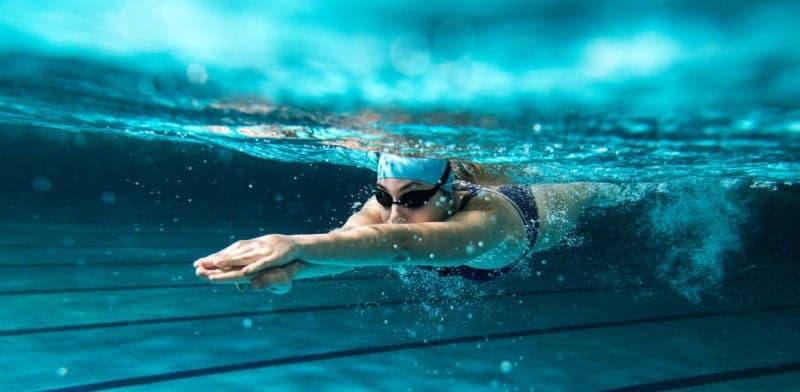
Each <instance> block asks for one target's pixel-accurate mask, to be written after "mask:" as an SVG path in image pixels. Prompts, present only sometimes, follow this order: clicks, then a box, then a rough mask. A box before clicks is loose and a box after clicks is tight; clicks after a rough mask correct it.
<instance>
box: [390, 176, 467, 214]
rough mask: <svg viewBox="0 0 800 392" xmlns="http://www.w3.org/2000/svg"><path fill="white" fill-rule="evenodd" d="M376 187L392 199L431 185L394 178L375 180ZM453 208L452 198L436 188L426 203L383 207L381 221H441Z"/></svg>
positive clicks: (429, 187) (423, 189)
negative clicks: (419, 205) (416, 205)
mask: <svg viewBox="0 0 800 392" xmlns="http://www.w3.org/2000/svg"><path fill="white" fill-rule="evenodd" d="M376 185H377V187H378V188H379V189H382V190H383V191H385V192H386V193H388V194H389V195H390V196H392V199H393V200H401V199H402V197H403V195H404V194H406V193H408V192H413V191H425V190H429V189H431V188H433V185H430V184H424V183H420V182H415V181H408V180H401V179H396V178H388V179H383V180H380V181H378V182H377V184H376ZM452 209H453V198H452V197H447V194H446V193H444V192H442V191H441V190H438V191H437V192H436V193H435V194H434V195H433V197H431V198H430V200H428V203H427V204H425V205H423V206H421V207H404V206H403V205H401V204H392V206H391V207H383V215H382V218H383V221H384V222H385V223H422V222H436V221H443V220H445V219H446V218H447V217H448V216H449V215H450V211H452Z"/></svg>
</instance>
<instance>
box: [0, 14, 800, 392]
mask: <svg viewBox="0 0 800 392" xmlns="http://www.w3.org/2000/svg"><path fill="white" fill-rule="evenodd" d="M798 8H799V7H798V5H797V4H795V3H793V2H778V1H776V2H758V3H751V2H733V3H731V2H721V1H720V2H717V1H712V2H704V3H702V4H695V3H687V2H682V1H675V2H659V3H648V4H644V3H642V4H638V3H636V4H630V3H627V2H618V1H612V2H607V3H603V4H590V3H583V2H577V1H575V2H572V1H570V2H559V3H552V2H505V3H500V4H496V3H488V2H486V3H481V2H466V3H464V2H458V3H456V2H438V3H431V2H424V3H422V2H411V3H409V2H403V3H400V2H387V3H381V4H367V3H365V4H361V3H349V4H344V3H340V2H318V3H301V2H275V3H269V4H267V3H262V2H250V1H241V2H235V3H234V2H229V3H220V2H212V1H197V2H169V3H165V4H161V3H158V2H149V1H117V2H94V1H71V2H49V1H46V2H35V3H30V2H22V1H0V165H2V167H3V168H4V169H5V170H4V176H3V178H2V180H0V190H2V192H0V217H2V220H0V244H1V245H0V270H2V271H4V272H6V276H7V279H4V280H3V282H2V283H0V296H1V297H2V298H3V300H4V305H5V306H3V307H2V308H0V343H2V347H3V348H4V351H3V355H2V358H3V359H4V361H3V363H4V365H5V370H6V371H5V372H3V374H2V375H0V386H2V387H3V389H14V390H50V389H66V390H97V389H120V390H170V391H172V390H193V389H197V388H208V389H211V390H227V389H236V390H259V391H263V390H281V391H285V390H291V391H295V390H296V391H303V390H314V389H316V390H346V391H362V390H363V391H372V390H380V391H383V390H392V391H395V390H404V391H411V390H413V391H432V390H509V391H529V390H535V391H562V390H563V391H575V390H580V391H583V390H607V389H612V390H613V389H622V390H640V391H656V390H670V389H686V390H696V391H728V390H731V391H739V390H745V391H752V390H794V389H797V388H798V387H799V386H800V376H798V373H797V371H798V370H800V334H798V332H797V331H798V330H800V328H798V326H800V319H799V318H798V309H799V308H798V307H799V306H800V291H798V286H797V278H798V277H799V276H798V273H799V270H798V268H797V259H798V255H800V248H798V244H797V240H796V239H797V238H800V237H798V234H800V233H799V231H800V230H798V229H797V227H796V225H795V222H797V221H798V219H800V188H799V186H798V185H797V182H798V180H800V179H799V178H798V177H800V175H799V174H800V109H798V101H797V97H798V96H800V71H798V70H799V69H800V68H799V67H798V65H800V58H798V56H797V53H800V50H798V49H800V48H798V45H800V44H798V42H800V41H798V40H796V39H791V37H796V35H797V34H796V32H794V29H793V28H792V27H793V23H792V22H793V20H792V16H793V15H794V14H796V12H797V11H798ZM375 151H394V152H398V151H399V152H405V153H423V154H426V155H432V156H441V157H449V158H460V159H464V160H468V161H472V162H476V163H480V164H482V165H485V167H486V168H487V170H488V171H489V172H492V173H494V174H496V175H497V176H501V177H502V178H503V180H504V181H505V182H510V183H525V184H531V183H533V184H535V183H553V182H558V183H561V182H572V181H605V182H612V183H616V184H619V185H620V186H622V189H623V192H622V193H621V194H620V195H618V199H617V200H616V203H615V205H614V206H611V207H607V208H595V209H592V210H591V211H588V213H587V214H586V215H585V216H584V217H583V218H582V220H581V222H580V223H579V226H578V229H577V230H576V232H575V233H573V234H572V235H570V236H569V237H568V238H567V239H566V241H565V242H564V243H563V244H562V245H561V246H559V247H557V248H554V249H552V250H549V251H547V252H543V253H541V254H537V255H534V257H533V258H531V259H530V260H527V266H528V268H525V269H524V271H520V272H518V273H515V274H511V275H509V276H506V277H504V278H502V279H499V280H497V281H493V282H489V283H484V284H478V283H472V282H467V281H463V280H460V279H459V278H440V277H436V276H432V275H430V274H428V273H426V272H425V271H420V270H416V269H410V268H364V269H358V270H354V271H351V272H347V273H344V274H341V275H336V276H331V277H325V278H319V279H315V280H303V281H298V282H295V284H294V287H293V290H292V291H291V292H290V293H289V294H287V295H283V296H275V295H271V294H269V293H266V292H253V291H245V292H238V291H237V290H236V289H235V288H233V287H231V286H228V285H219V286H217V285H210V284H208V283H206V282H205V281H202V280H199V279H197V278H196V277H195V276H194V271H193V268H192V266H191V262H192V261H193V260H194V259H196V258H198V257H200V256H203V255H206V254H208V253H210V252H213V251H215V250H218V249H220V248H222V247H224V246H226V245H227V244H229V243H231V242H233V241H235V240H237V239H245V238H252V237H255V236H258V235H263V234H267V233H275V232H281V233H312V232H323V231H326V230H329V229H331V228H333V227H336V226H338V225H341V224H342V223H343V221H344V220H345V219H346V218H347V217H348V216H349V214H351V213H352V212H353V211H355V209H357V208H358V207H359V205H360V203H361V202H363V201H364V200H365V199H366V198H367V197H368V196H369V190H370V184H371V182H372V181H374V172H373V171H372V168H373V166H374V164H375V157H374V154H372V152H375ZM626 388H627V389H626Z"/></svg>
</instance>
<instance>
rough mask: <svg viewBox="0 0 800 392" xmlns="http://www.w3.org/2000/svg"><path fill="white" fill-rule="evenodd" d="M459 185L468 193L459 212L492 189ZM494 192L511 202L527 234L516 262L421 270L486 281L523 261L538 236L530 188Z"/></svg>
mask: <svg viewBox="0 0 800 392" xmlns="http://www.w3.org/2000/svg"><path fill="white" fill-rule="evenodd" d="M460 185H461V186H462V187H463V188H466V189H467V191H468V192H469V193H467V194H466V195H465V196H464V198H463V199H462V202H461V210H463V209H464V207H465V206H466V205H467V203H468V202H469V201H470V200H471V199H472V198H474V197H475V196H477V195H478V193H479V192H480V191H481V190H483V189H492V188H484V187H480V186H477V185H474V184H468V183H461V184H460ZM495 190H496V191H497V192H499V193H501V194H502V195H504V196H506V197H507V198H508V199H509V200H511V202H512V204H513V205H514V207H515V208H516V209H517V212H518V213H519V215H520V217H522V221H523V223H524V224H525V231H526V232H527V234H528V244H527V247H526V248H525V251H524V252H523V253H522V255H521V256H520V257H519V258H518V259H517V260H515V261H514V262H512V263H510V264H508V265H506V266H505V267H502V268H495V269H481V268H472V267H468V266H466V265H460V266H457V267H440V268H436V267H430V266H425V267H422V268H423V269H427V270H435V271H436V272H437V273H438V274H439V276H461V277H463V278H466V279H470V280H476V281H487V280H492V279H495V278H497V277H499V276H500V275H503V274H504V273H506V272H508V271H510V270H511V269H512V268H513V266H514V264H516V263H517V262H519V261H520V260H523V259H525V258H526V257H527V256H528V255H529V254H530V253H531V252H532V251H533V245H534V244H535V243H536V238H537V237H538V236H539V211H538V209H537V208H536V199H534V197H533V192H532V191H531V188H530V186H527V185H504V186H501V187H499V188H496V189H495Z"/></svg>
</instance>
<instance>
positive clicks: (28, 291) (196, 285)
mask: <svg viewBox="0 0 800 392" xmlns="http://www.w3.org/2000/svg"><path fill="white" fill-rule="evenodd" d="M594 267H598V268H597V269H602V267H613V268H642V267H651V265H650V264H647V263H623V264H614V265H608V264H602V263H598V264H587V265H581V266H579V267H575V266H547V267H542V268H535V269H534V270H535V271H541V272H556V271H580V272H583V273H586V272H591V270H592V269H593V268H594ZM594 272H597V271H594ZM785 275H796V276H800V273H797V272H794V273H793V272H787V273H785V274H783V276H785ZM391 276H392V274H391V273H389V272H387V273H385V274H378V275H350V276H343V277H338V276H332V277H321V278H316V279H309V280H307V281H309V282H312V281H317V282H338V281H342V282H347V281H351V280H353V281H365V280H382V279H386V278H387V277H391ZM219 286H224V285H221V284H208V283H181V284H149V285H131V286H106V287H102V286H101V287H72V288H55V289H13V290H0V296H12V295H49V294H69V293H86V292H110V291H127V290H164V289H189V288H199V287H219Z"/></svg>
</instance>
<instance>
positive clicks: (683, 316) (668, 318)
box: [47, 304, 800, 391]
mask: <svg viewBox="0 0 800 392" xmlns="http://www.w3.org/2000/svg"><path fill="white" fill-rule="evenodd" d="M793 310H800V304H788V305H776V306H770V307H761V308H750V309H734V310H727V311H713V312H693V313H678V314H672V315H664V316H653V317H644V318H636V319H627V320H617V321H603V322H595V323H587V324H572V325H562V326H555V327H546V328H535V329H525V330H516V331H508V332H497V333H489V334H480V335H469V336H460V337H454V338H445V339H434V340H427V341H414V342H407V343H395V344H387V345H380V346H368V347H362V348H354V349H347V350H336V351H328V352H322V353H317V354H305V355H296V356H289V357H281V358H273V359H264V360H258V361H249V362H241V363H235V364H230V365H221V366H210V367H205V368H197V369H190V370H181V371H175V372H168V373H159V374H153V375H148V376H138V377H130V378H122V379H115V380H109V381H100V382H95V383H88V384H81V385H74V386H69V387H62V388H55V389H48V390H47V391H87V390H92V391H95V390H103V389H110V388H121V387H131V386H137V385H145V384H153V383H158V382H165V381H173V380H179V379H186V378H194V377H202V376H209V375H214V374H221V373H230V372H237V371H243V370H253V369H261V368H268V367H277V366H284V365H292V364H299V363H308V362H317V361H326V360H332V359H340V358H349V357H356V356H363V355H369V354H380V353H388V352H397V351H405V350H414V349H421V348H431V347H439V346H446V345H454V344H464V343H474V342H483V341H491V340H505V339H513V338H521V337H530V336H541V335H550V334H557V333H566V332H577V331H588V330H595V329H602V328H615V327H627V326H634V325H646V324H658V323H665V322H675V321H684V320H694V319H704V318H712V317H727V316H737V315H744V314H756V313H774V312H783V311H793Z"/></svg>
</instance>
